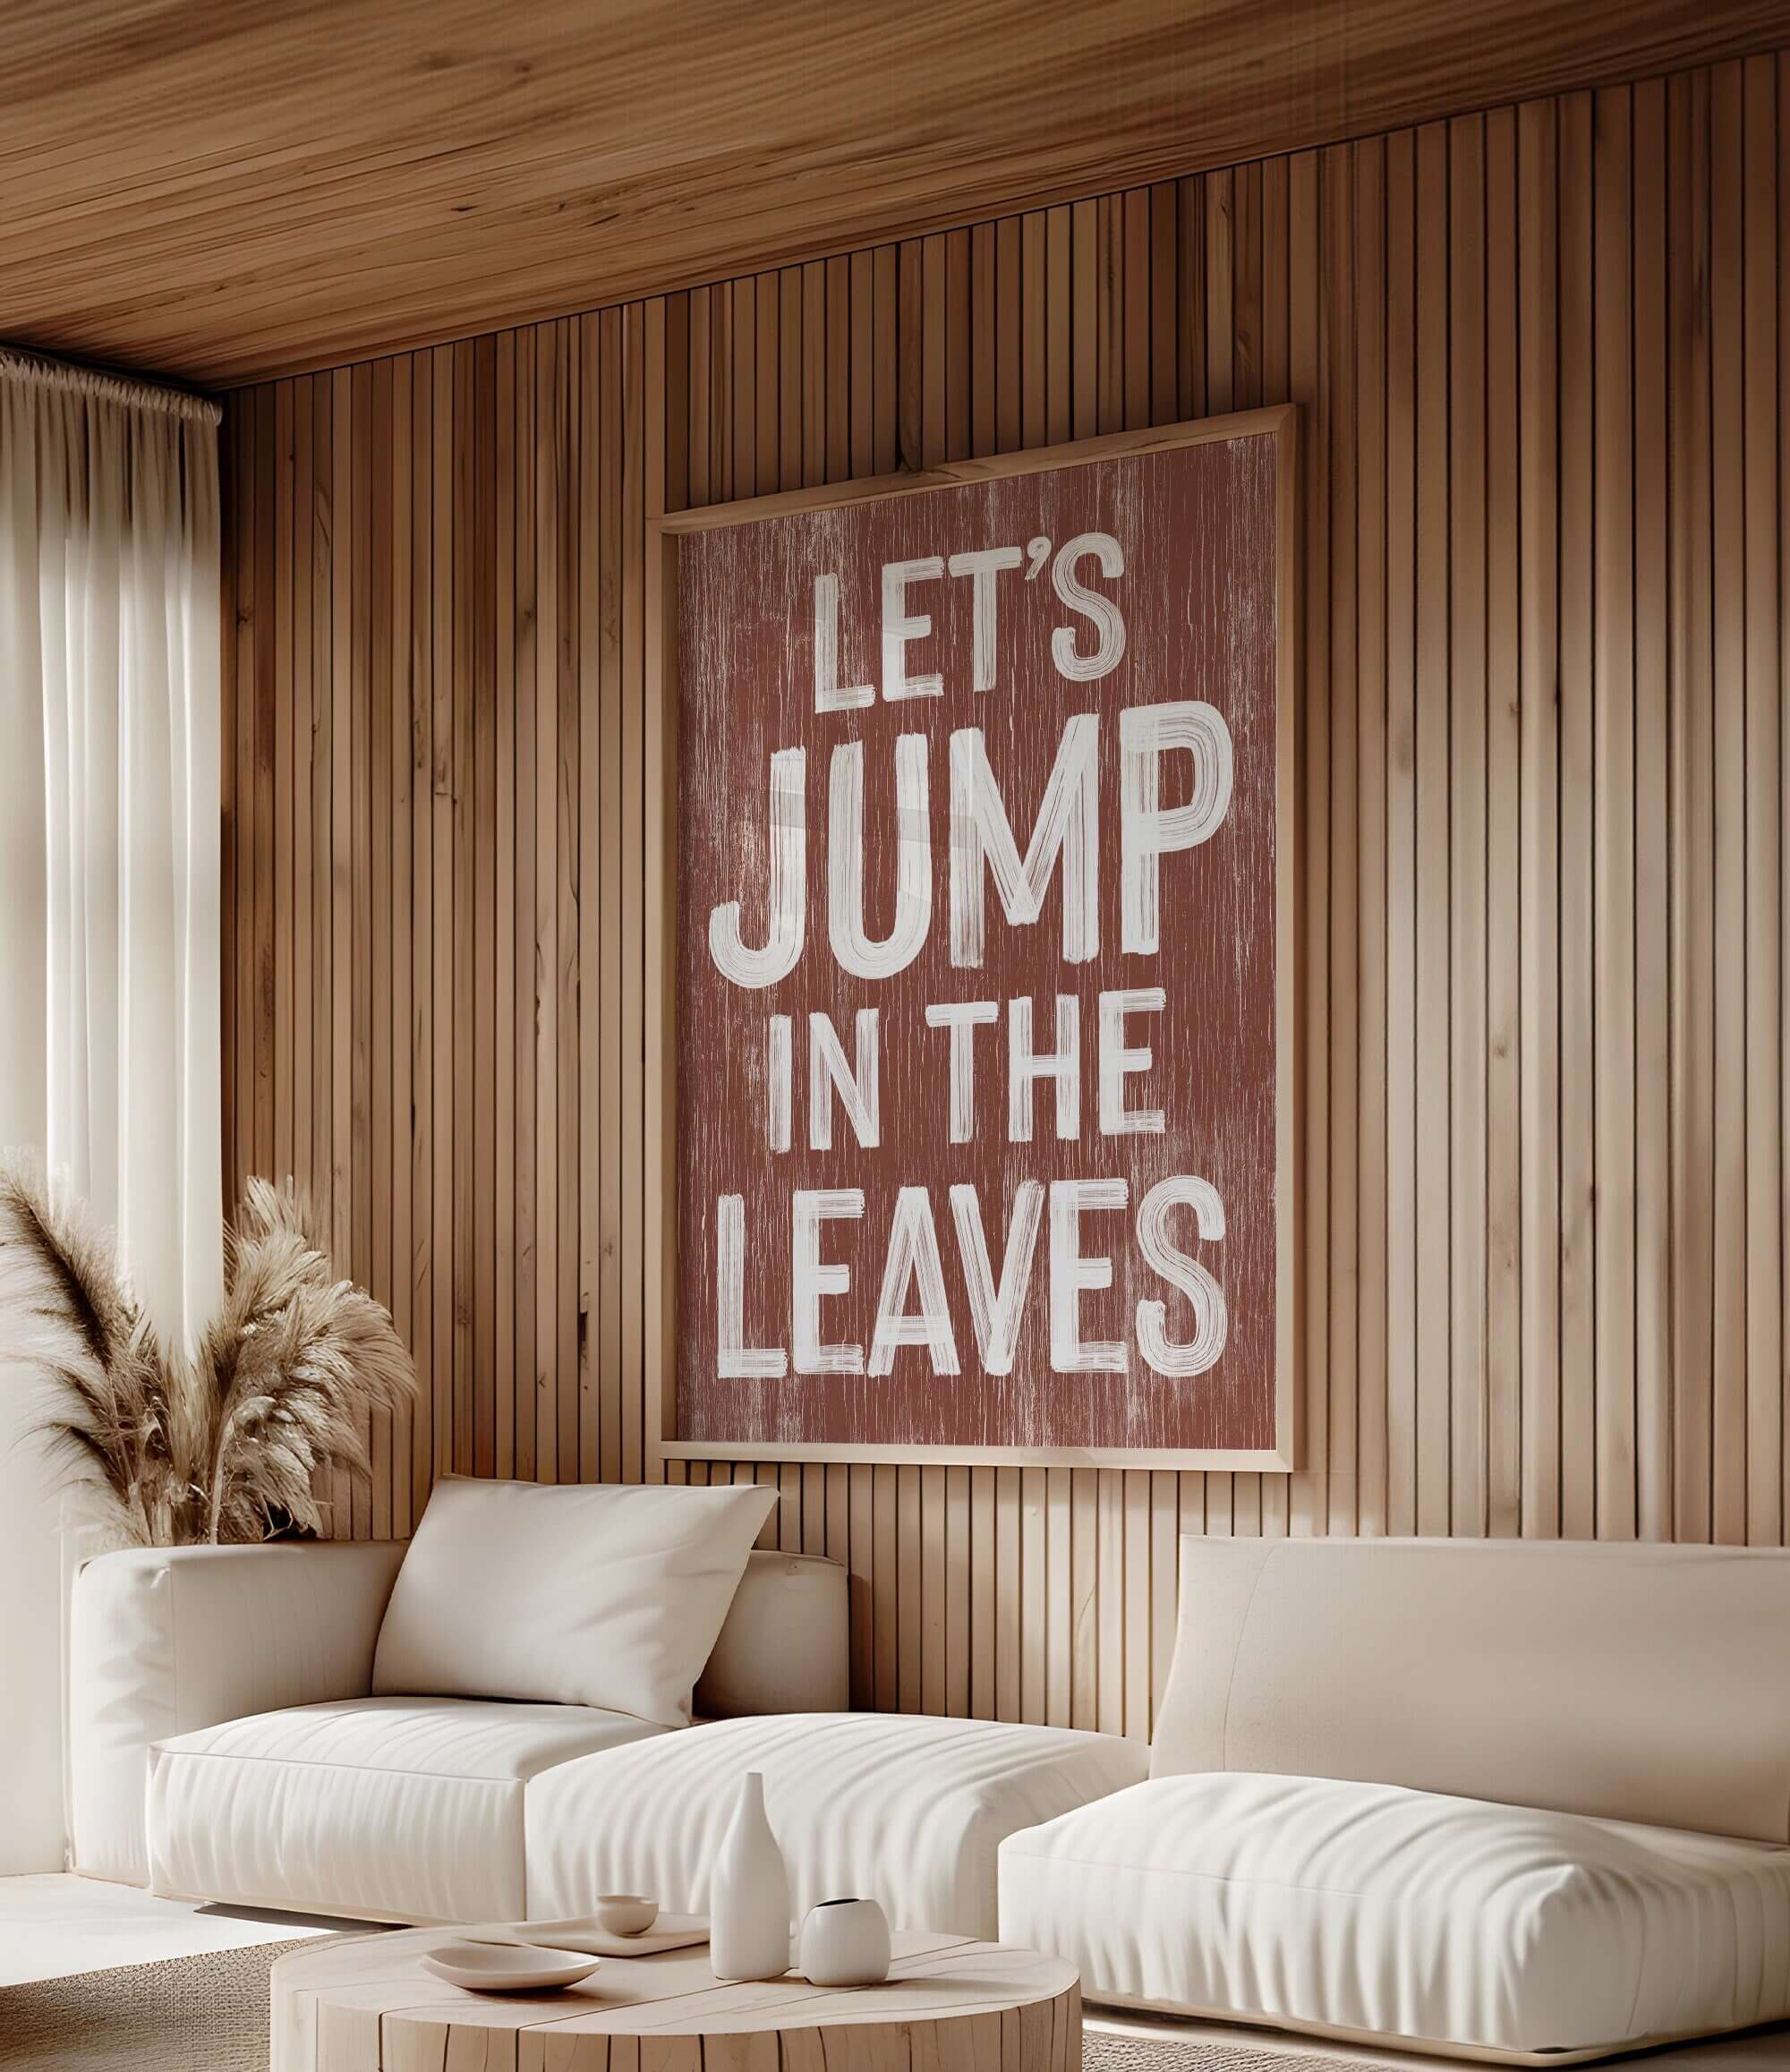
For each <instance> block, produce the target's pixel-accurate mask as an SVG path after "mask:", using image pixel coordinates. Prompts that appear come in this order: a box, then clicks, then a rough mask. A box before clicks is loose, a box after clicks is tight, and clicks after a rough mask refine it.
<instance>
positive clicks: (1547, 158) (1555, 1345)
mask: <svg viewBox="0 0 1790 2072" xmlns="http://www.w3.org/2000/svg"><path fill="white" fill-rule="evenodd" d="M1556 163H1557V161H1556V133H1555V109H1554V105H1553V103H1552V102H1548V101H1531V102H1529V103H1527V104H1526V105H1525V106H1524V107H1521V109H1520V110H1519V111H1518V115H1517V195H1518V199H1517V234H1518V241H1519V243H1518V260H1517V265H1518V277H1519V287H1518V312H1519V327H1520V328H1519V336H1518V340H1517V353H1518V366H1519V373H1518V411H1519V416H1520V420H1521V422H1520V427H1519V439H1520V452H1519V456H1518V466H1519V470H1520V475H1521V520H1520V527H1521V567H1520V571H1519V584H1520V601H1519V607H1518V610H1519V617H1520V627H1521V663H1520V671H1521V687H1520V693H1519V695H1520V696H1521V707H1522V717H1521V737H1522V738H1521V778H1520V788H1521V808H1520V810H1521V844H1522V856H1521V865H1520V878H1519V883H1520V885H1521V913H1520V917H1519V924H1518V925H1519V928H1520V931H1521V995H1522V1004H1521V1025H1522V1034H1521V1057H1520V1061H1519V1078H1520V1079H1521V1089H1522V1125H1521V1159H1520V1164H1521V1173H1522V1181H1521V1185H1522V1250H1521V1283H1522V1488H1521V1506H1522V1529H1523V1531H1525V1532H1526V1533H1531V1534H1535V1535H1538V1536H1540V1537H1543V1538H1552V1537H1553V1536H1555V1535H1556V1534H1557V1533H1558V1532H1559V1531H1560V964H1559V954H1560V952H1559V920H1560V909H1559V898H1558V890H1557V886H1558V877H1559V841H1560V822H1559V797H1560V729H1559V719H1558V713H1559V705H1558V700H1557V697H1556V681H1557V678H1556V670H1557V668H1558V659H1559V656H1558V634H1559V609H1558V574H1557V571H1558V537H1557V525H1558V506H1557V500H1556V499H1557V484H1558V468H1559V462H1558V452H1559V448H1558V438H1559V421H1558V416H1557V396H1558V376H1557V365H1558V343H1557V328H1556V327H1557V311H1556V279H1557V260H1558V227H1557V218H1556V209H1557V205H1558V195H1557V185H1556Z"/></svg>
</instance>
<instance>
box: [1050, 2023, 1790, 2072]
mask: <svg viewBox="0 0 1790 2072" xmlns="http://www.w3.org/2000/svg"><path fill="white" fill-rule="evenodd" d="M1086 2019H1087V2027H1089V2028H1090V2029H1112V2030H1115V2031H1118V2032H1121V2033H1122V2034H1125V2035H1128V2036H1139V2035H1144V2036H1161V2037H1163V2038H1164V2039H1165V2040H1169V2041H1179V2042H1231V2043H1235V2042H1240V2041H1244V2040H1247V2041H1248V2042H1249V2043H1250V2044H1251V2045H1252V2046H1253V2048H1255V2049H1256V2050H1257V2051H1262V2052H1264V2053H1265V2054H1266V2055H1268V2056H1278V2055H1285V2056H1288V2057H1322V2056H1323V2055H1324V2054H1325V2046H1324V2045H1323V2044H1321V2043H1318V2042H1315V2041H1314V2040H1313V2039H1312V2038H1311V2037H1309V2036H1291V2035H1287V2034H1280V2033H1276V2032H1274V2031H1273V2030H1268V2029H1250V2030H1249V2031H1247V2032H1243V2031H1240V2030H1238V2029H1236V2028H1234V2027H1230V2026H1227V2025H1225V2024H1223V2023H1222V2022H1187V2021H1176V2020H1173V2019H1172V2018H1170V2017H1166V2016H1164V2017H1160V2018H1158V2017H1155V2016H1152V2015H1126V2016H1123V2017H1120V2016H1116V2015H1115V2016H1112V2017H1108V2016H1104V2015H1101V2014H1099V2013H1097V2012H1095V2011H1092V2010H1090V2012H1089V2013H1088V2015H1087V2018H1086ZM1334 2048H1335V2050H1336V2051H1337V2053H1338V2055H1339V2057H1340V2058H1341V2059H1342V2060H1343V2062H1345V2063H1346V2064H1347V2065H1348V2066H1350V2067H1351V2068H1352V2067H1355V2066H1358V2065H1375V2066H1384V2067H1385V2068H1386V2072H1466V2068H1463V2066H1462V2060H1461V2059H1458V2058H1436V2057H1431V2056H1430V2055H1428V2053H1427V2052H1426V2053H1423V2054H1419V2053H1417V2052H1415V2051H1376V2050H1374V2049H1372V2048H1371V2047H1370V2046H1368V2045H1367V2044H1362V2043H1349V2044H1340V2043H1339V2044H1337V2045H1335V2046H1334ZM1603 2062H1604V2063H1606V2064H1607V2065H1609V2066H1610V2067H1611V2068H1612V2072H1615V2068H1617V2067H1622V2068H1629V2067H1632V2068H1633V2072H1790V2022H1778V2023H1774V2024H1773V2025H1772V2026H1771V2027H1770V2028H1769V2029H1760V2030H1756V2031H1755V2032H1754V2033H1753V2034H1752V2035H1746V2036H1728V2037H1718V2038H1717V2039H1716V2041H1715V2042H1710V2043H1686V2044H1682V2045H1679V2046H1677V2047H1676V2048H1675V2049H1672V2050H1666V2051H1641V2052H1638V2053H1636V2054H1635V2055H1633V2056H1631V2057H1627V2058H1613V2059H1604V2060H1603ZM1593 2072H1595V2068H1593Z"/></svg>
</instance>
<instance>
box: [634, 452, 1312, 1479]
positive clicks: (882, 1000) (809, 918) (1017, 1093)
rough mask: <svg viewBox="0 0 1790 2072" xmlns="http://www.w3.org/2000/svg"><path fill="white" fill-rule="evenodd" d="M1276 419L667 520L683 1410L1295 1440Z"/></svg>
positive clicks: (721, 1425) (943, 1428)
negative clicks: (978, 474)
mask: <svg viewBox="0 0 1790 2072" xmlns="http://www.w3.org/2000/svg"><path fill="white" fill-rule="evenodd" d="M1278 468H1279V454H1278V441H1277V439H1276V438H1275V437H1274V435H1273V433H1272V431H1269V432H1266V433H1265V432H1254V433H1247V434H1244V435H1240V436H1236V437H1227V438H1221V439H1198V440H1195V441H1193V442H1191V443H1187V444H1179V445H1168V446H1164V447H1162V448H1156V449H1154V450H1145V451H1139V452H1135V453H1121V454H1116V455H1113V456H1111V457H1105V458H1101V459H1098V460H1094V461H1090V462H1087V463H1084V464H1079V465H1059V466H1053V467H1051V468H1048V469H1043V470H1034V471H1028V472H1016V473H1003V474H1000V475H997V476H995V477H993V479H990V480H987V481H979V482H967V483H964V484H961V485H954V486H950V487H947V488H941V489H937V490H927V491H925V492H921V493H913V494H908V495H898V496H893V497H884V498H876V499H866V500H863V501H857V502H852V503H846V504H840V505H835V506H832V507H828V508H823V509H814V510H801V511H797V512H795V513H792V514H787V515H783V516H771V517H768V518H763V519H759V520H749V519H748V520H746V522H742V523H738V524H726V525H722V526H718V527H715V528H714V529H712V530H705V531H693V532H690V533H686V534H684V535H683V536H682V537H681V538H679V539H678V541H677V543H676V554H677V565H676V600H675V630H676V641H677V650H678V696H679V712H678V783H677V827H676V831H675V840H676V844H677V869H678V934H677V943H676V966H675V969H676V984H677V1001H676V1014H677V1030H678V1038H677V1041H678V1082H677V1085H678V1095H677V1114H678V1160H677V1176H676V1177H677V1187H678V1203H677V1230H678V1260H677V1310H676V1314H677V1334H676V1343H675V1357H676V1361H677V1380H676V1421H677V1435H676V1436H677V1438H678V1440H680V1441H689V1442H698V1443H714V1444H717V1445H719V1444H723V1443H726V1444H731V1445H738V1446H746V1447H754V1448H771V1449H776V1450H787V1449H790V1448H796V1447H805V1446H817V1447H826V1448H836V1447H847V1448H848V1447H870V1448H890V1449H901V1448H908V1447H915V1446H929V1447H938V1448H940V1449H943V1450H945V1451H950V1450H961V1449H965V1448H983V1447H999V1448H1014V1449H1026V1450H1032V1449H1051V1448H1073V1449H1127V1450H1129V1449H1139V1450H1146V1451H1152V1452H1163V1451H1172V1452H1178V1453H1179V1452H1206V1451H1210V1450H1224V1451H1237V1450H1245V1451H1247V1450H1257V1449H1259V1450H1264V1451H1266V1450H1267V1449H1271V1448H1273V1447H1274V1446H1275V1445H1277V1444H1281V1445H1284V1443H1285V1440H1286V1435H1285V1434H1284V1432H1282V1431H1279V1430H1277V1424H1276V1404H1277V1400H1278V1399H1277V1391H1276V1377H1277V1373H1278V1367H1279V1361H1280V1359H1281V1356H1282V1350H1283V1349H1282V1346H1281V1344H1280V1334H1281V1331H1282V1323H1281V1319H1282V1315H1283V1312H1282V1306H1281V1303H1280V1300H1279V1292H1280V1287H1279V1276H1280V1273H1281V1270H1282V1268H1281V1252H1282V1248H1281V1245H1280V1242H1279V1232H1278V1228H1277V1222H1276V1219H1277V1216H1286V1215H1290V1214H1291V1204H1290V1203H1287V1202H1285V1201H1283V1200H1280V1199H1279V1198H1278V1192H1279V1186H1280V1177H1279V1176H1280V1174H1281V1172H1282V1161H1281V1158H1280V1155H1279V1145H1280V1139H1279V1137H1278V1135H1277V1087H1278V1084H1279V1073H1278V1067H1279V1064H1280V1062H1281V1061H1280V1058H1279V1054H1278V1050H1277V1045H1278V1044H1279V1042H1280V1040H1281V1038H1280V1033H1279V1031H1280V1024H1279V1017H1278V1014H1277V999H1278V993H1277V987H1278V985H1279V983H1280V981H1281V979H1282V978H1283V976H1284V974H1283V973H1282V972H1281V971H1280V969H1279V968H1278V961H1277V958H1278V952H1277V939H1278V926H1277V923H1278V918H1279V908H1278V906H1277V876H1276V867H1277V855H1276V840H1277V830H1276V809H1277V797H1278V796H1279V791H1278V777H1279V772H1278V764H1277V756H1278V755H1280V754H1281V753H1282V751H1281V748H1280V738H1281V736H1280V729H1279V726H1278V724H1277V686H1278V683H1279V678H1280V674H1281V663H1282V660H1283V657H1282V655H1281V651H1280V642H1281V639H1282V637H1283V635H1282V623H1283V621H1282V614H1283V608H1284V605H1285V600H1283V598H1282V597H1281V595H1280V584H1281V583H1282V581H1283V575H1284V567H1285V564H1284V563H1283V557H1282V554H1281V548H1280V537H1281V535H1280V524H1281V518H1282V514H1281V513H1280V511H1279V509H1278V506H1277V496H1278V495H1279V493H1280V490H1279V483H1280V476H1279V473H1278Z"/></svg>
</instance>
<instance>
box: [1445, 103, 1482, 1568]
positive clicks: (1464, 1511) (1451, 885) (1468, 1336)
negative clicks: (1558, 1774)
mask: <svg viewBox="0 0 1790 2072" xmlns="http://www.w3.org/2000/svg"><path fill="white" fill-rule="evenodd" d="M1485 223H1486V172H1485V120H1484V118H1483V117H1482V116H1479V115H1469V116H1466V117H1464V118H1462V120H1461V121H1459V122H1456V123H1453V124H1450V125H1449V132H1448V209H1447V225H1448V245H1447V250H1448V271H1449V299H1448V353H1447V359H1446V361H1445V362H1443V363H1441V364H1440V365H1439V366H1438V378H1439V379H1442V380H1444V381H1445V383H1446V385H1447V394H1448V420H1449V436H1448V471H1449V482H1448V511H1449V517H1450V525H1449V605H1448V614H1449V616H1448V662H1447V669H1448V734H1447V756H1448V789H1447V793H1446V797H1445V810H1446V813H1447V816H1448V821H1447V824H1448V837H1447V840H1448V938H1449V950H1448V979H1447V985H1448V1054H1447V1060H1446V1070H1447V1075H1448V1114H1449V1143H1448V1235H1449V1302H1448V1321H1449V1335H1448V1375H1449V1394H1450V1399H1451V1400H1450V1427H1451V1429H1450V1434H1449V1437H1450V1448H1449V1479H1450V1496H1449V1516H1450V1520H1451V1525H1452V1530H1453V1531H1455V1532H1457V1533H1482V1532H1484V1531H1486V1526H1487V1519H1486V1510H1487V1489H1486V1429H1487V1411H1488V1407H1489V1403H1488V1398H1489V1387H1488V1383H1489V1377H1488V1375H1487V1364H1486V1354H1487V1343H1486V1326H1487V1314H1486V1236H1487V1228H1486V1223H1487V1219H1486V1179H1487V1176H1486V1063H1487V1059H1486V1051H1487V1045H1486V733H1487V728H1486V236H1485Z"/></svg>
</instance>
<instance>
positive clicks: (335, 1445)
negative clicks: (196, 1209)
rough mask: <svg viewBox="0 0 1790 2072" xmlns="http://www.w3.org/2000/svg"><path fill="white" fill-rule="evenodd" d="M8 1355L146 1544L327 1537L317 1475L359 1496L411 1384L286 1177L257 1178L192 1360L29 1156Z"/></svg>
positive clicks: (3, 1263)
mask: <svg viewBox="0 0 1790 2072" xmlns="http://www.w3.org/2000/svg"><path fill="white" fill-rule="evenodd" d="M0 1360H4V1361H6V1362H9V1363H13V1364H18V1365H22V1366H24V1367H26V1368H28V1369H34V1370H35V1371H36V1372H37V1373H38V1374H39V1375H40V1376H41V1377H43V1378H44V1380H45V1381H46V1383H47V1385H48V1386H49V1389H50V1392H51V1398H52V1402H53V1404H54V1408H53V1409H52V1411H51V1412H50V1414H49V1415H48V1416H47V1418H46V1420H45V1421H44V1424H43V1426H42V1428H41V1429H42V1432H43V1436H44V1437H45V1438H46V1439H47V1442H48V1443H49V1445H50V1446H51V1447H52V1448H53V1449H54V1450H55V1453H56V1454H59V1455H60V1456H61V1457H62V1458H63V1459H64V1461H65V1462H67V1463H68V1464H69V1465H70V1466H71V1467H72V1470H73V1471H74V1473H75V1476H76V1477H77V1479H80V1480H81V1481H84V1482H89V1483H91V1484H93V1485H95V1486H97V1487H98V1488H99V1489H101V1490H102V1491H103V1492H105V1493H107V1495H108V1496H109V1497H110V1498H111V1500H112V1502H113V1504H114V1505H115V1507H116V1511H117V1514H118V1515H117V1520H116V1522H117V1526H118V1530H119V1532H120V1534H121V1537H123V1538H124V1539H127V1540H129V1541H131V1542H132V1543H133V1544H135V1545H138V1546H141V1547H185V1546H192V1545H195V1544H199V1543H201V1542H207V1541H224V1540H229V1541H242V1540H260V1539H268V1538H270V1537H272V1536H273V1535H275V1534H277V1533H279V1532H283V1531H292V1530H296V1531H300V1532H318V1531H322V1530H323V1528H324V1525H325V1523H326V1518H325V1507H324V1505H322V1504H321V1503H320V1500H319V1498H318V1496H317V1493H316V1486H317V1480H318V1477H319V1475H320V1472H321V1471H325V1470H336V1471H341V1472H345V1474H346V1475H347V1476H348V1477H349V1479H350V1480H351V1482H358V1483H361V1484H364V1483H365V1482H366V1481H367V1479H368V1477H369V1473H370V1466H369V1462H368V1458H367V1444H366V1439H365V1437H364V1433H363V1426H364V1423H365V1420H366V1417H367V1413H368V1412H369V1411H375V1410H385V1411H389V1410H394V1409H396V1408H397V1407H398V1406H399V1405H400V1404H402V1403H406V1402H408V1401H409V1400H410V1398H411V1395H412V1394H413V1391H414V1389H415V1386H416V1377H415V1371H414V1369H413V1368H412V1366H411V1361H410V1355H409V1354H408V1353H407V1352H406V1351H405V1348H404V1344H403V1342H402V1341H401V1340H400V1339H399V1337H398V1335H397V1332H396V1329H395V1328H394V1326H393V1324H392V1320H391V1317H390V1315H389V1314H388V1311H387V1310H385V1309H382V1308H381V1307H380V1305H379V1303H377V1302H376V1301H374V1300H373V1299H372V1297H371V1295H369V1294H367V1293H366V1292H364V1290H362V1289H360V1288H356V1287H355V1286H354V1284H353V1283H351V1282H348V1281H344V1280H338V1279H337V1277H336V1275H335V1273H334V1271H333V1269H332V1268H331V1266H330V1264H329V1261H328V1257H327V1256H326V1255H325V1253H324V1252H323V1251H322V1249H320V1246H318V1245H317V1244H316V1243H315V1242H314V1241H313V1240H312V1239H311V1235H310V1234H309V1230H308V1218H307V1215H306V1209H305V1204H304V1202H303V1198H301V1196H300V1195H299V1193H298V1191H297V1189H296V1188H295V1187H294V1184H293V1183H292V1182H291V1181H286V1183H285V1184H284V1185H283V1186H278V1187H276V1186H274V1185H272V1184H271V1183H270V1182H269V1181H265V1180H251V1181H250V1182H249V1186H248V1191H247V1194H246V1195H245V1197H244V1198H243V1206H242V1207H241V1209H240V1210H239V1211H238V1214H237V1217H236V1223H235V1227H234V1229H233V1230H231V1231H228V1232H226V1238H225V1295H224V1306H223V1308H222V1309H221V1310H219V1312H218V1314H217V1317H215V1318H214V1319H213V1320H212V1322H211V1323H210V1324H209V1326H207V1327H206V1329H205V1331H204V1333H203V1334H202V1335H201V1336H200V1342H199V1346H198V1350H197V1351H196V1353H195V1354H194V1356H193V1357H192V1358H191V1359H188V1358H187V1357H186V1356H185V1355H184V1354H183V1353H182V1352H179V1351H174V1350H171V1349H170V1348H168V1347H166V1346H165V1345H163V1344H162V1343H161V1342H160V1340H159V1339H158V1336H157V1334H156V1333H155V1330H154V1329H153V1327H152V1326H151V1325H150V1324H149V1320H148V1318H147V1317H145V1316H144V1314H143V1312H142V1309H141V1307H140V1306H139V1305H138V1303H137V1301H136V1299H135V1297H134V1296H133V1295H132V1292H131V1288H130V1285H129V1283H128V1282H127V1281H126V1280H125V1279H124V1275H122V1274H121V1273H120V1272H119V1269H118V1263H117V1259H116V1256H115V1252H114V1250H113V1248H112V1245H111V1242H110V1241H109V1240H108V1239H107V1237H106V1236H105V1235H104V1233H102V1232H99V1231H98V1230H97V1229H96V1228H95V1227H94V1225H93V1224H92V1223H91V1222H90V1219H89V1217H88V1216H87V1215H86V1213H85V1212H84V1210H82V1209H81V1207H80V1206H79V1205H78V1204H77V1203H75V1202H73V1201H72V1200H71V1199H69V1198H67V1197H66V1195H65V1194H64V1193H62V1192H60V1191H58V1190H56V1189H52V1188H51V1187H50V1186H49V1185H48V1184H47V1181H45V1179H44V1177H43V1175H42V1173H41V1172H40V1171H39V1170H38V1168H37V1167H36V1166H35V1165H34V1164H31V1163H30V1162H29V1161H27V1160H23V1159H18V1158H6V1159H4V1160H0Z"/></svg>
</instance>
